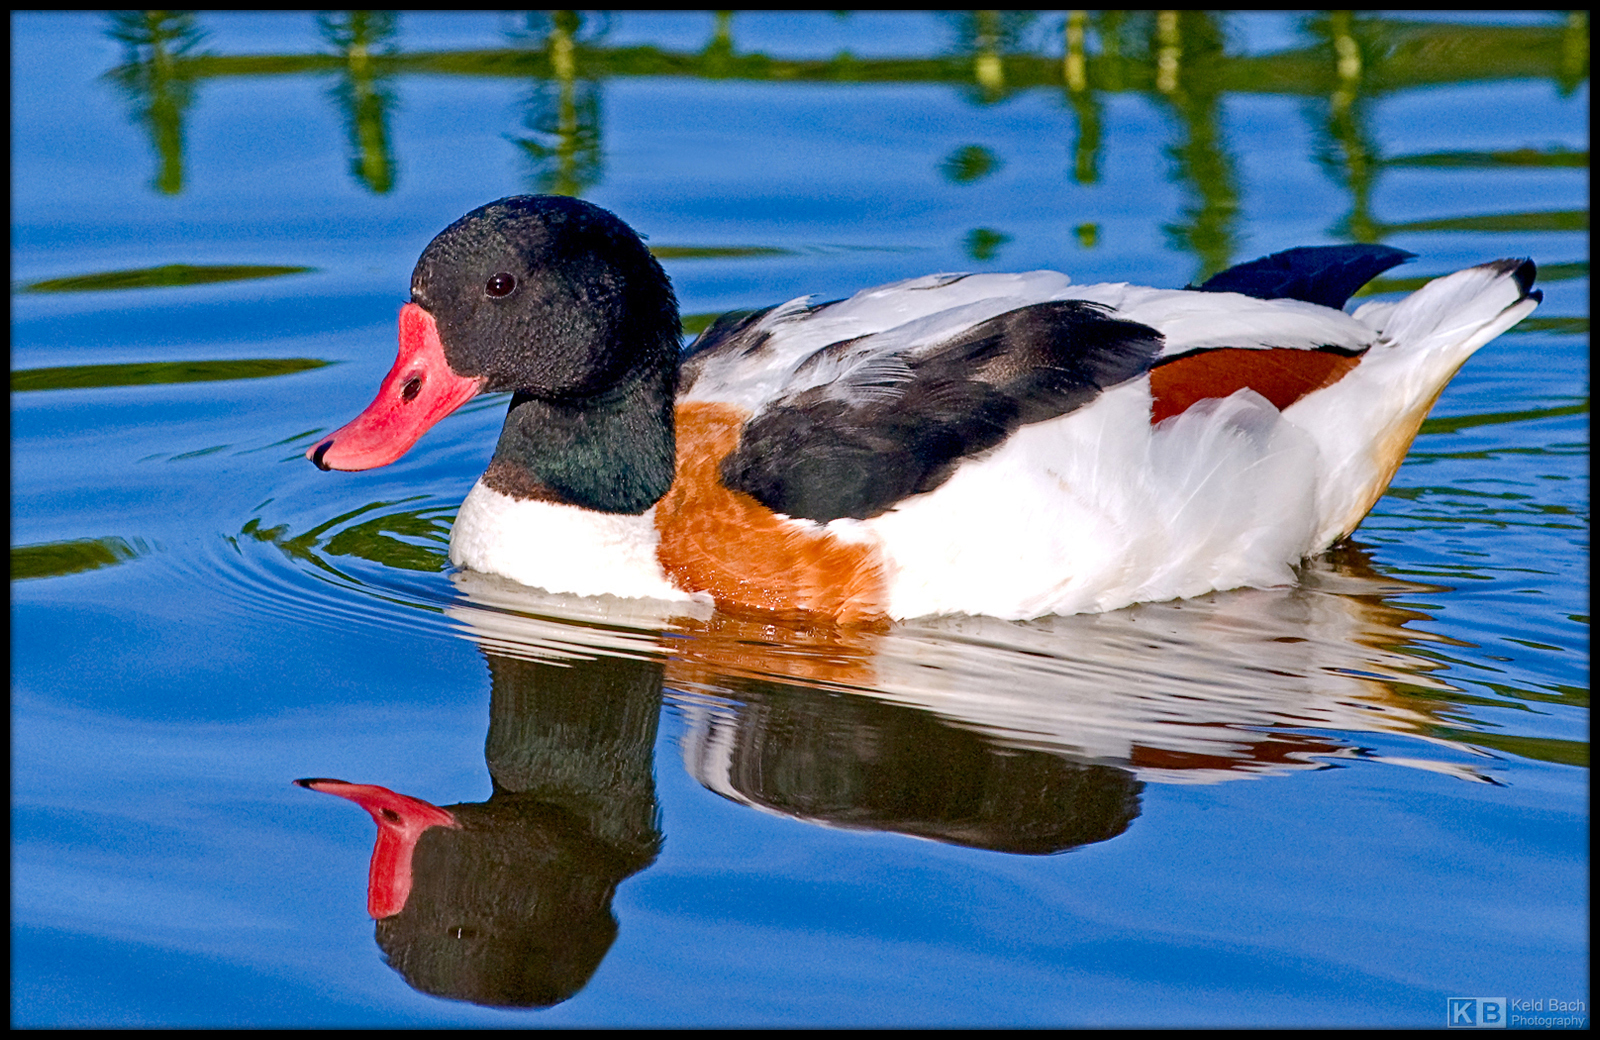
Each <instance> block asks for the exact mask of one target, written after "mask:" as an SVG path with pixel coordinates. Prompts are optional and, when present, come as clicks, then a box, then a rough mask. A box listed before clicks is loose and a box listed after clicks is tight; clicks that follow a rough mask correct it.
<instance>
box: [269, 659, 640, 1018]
mask: <svg viewBox="0 0 1600 1040" xmlns="http://www.w3.org/2000/svg"><path fill="white" fill-rule="evenodd" d="M485 657H486V658H487V659H488V662H489V670H490V674H491V676H492V681H493V693H492V696H491V701H490V711H489V736H488V741H487V745H486V754H485V757H486V759H487V761H488V765H489V774H490V777H491V778H492V780H493V782H494V791H493V794H492V795H491V796H490V798H489V800H488V801H486V802H482V803H477V804H461V805H450V806H443V807H435V806H432V805H429V804H428V803H426V802H423V801H420V800H418V799H414V798H409V797H407V796H404V795H400V794H396V793H395V792H392V791H388V790H386V789H384V788H381V787H373V786H368V785H357V784H346V783H343V782H342V781H335V780H321V779H315V780H300V781H296V782H297V783H299V784H300V785H301V786H303V787H308V788H310V789H312V790H317V791H324V792H326V793H329V794H336V795H339V796H341V797H345V798H349V799H350V800H351V801H354V802H356V803H357V804H359V805H361V806H362V807H363V808H365V809H367V810H368V812H370V813H371V814H372V816H373V819H374V820H375V821H376V822H377V824H378V839H377V843H376V845H375V846H374V848H373V855H372V869H371V874H370V876H369V879H368V896H367V898H368V911H369V912H370V913H371V914H372V916H373V917H375V918H377V941H378V946H379V947H380V948H381V949H382V950H383V952H384V955H385V956H386V957H387V959H388V962H389V965H390V967H392V968H394V969H395V970H396V971H397V972H399V973H400V975H401V976H402V977H403V978H404V979H405V980H406V982H407V983H408V984H410V985H411V986H412V987H413V988H415V989H418V990H420V991H422V992H424V993H430V994H433V995H435V996H440V997H448V998H450V999H453V1000H465V1001H471V1002H472V1003H475V1004H486V1005H490V1006H495V1007H547V1006H549V1005H552V1004H557V1003H560V1002H561V1001H563V1000H566V999H567V998H568V997H570V996H572V995H573V994H574V993H576V992H577V991H578V990H579V989H581V988H582V987H583V985H584V984H585V983H586V982H588V980H589V977H590V976H591V975H593V974H594V972H595V969H596V968H598V967H599V965H600V961H601V958H603V957H604V956H605V954H606V951H607V950H608V949H610V948H611V944H612V942H613V941H614V940H615V939H616V937H617V919H616V917H615V915H614V914H613V913H612V911H611V900H612V896H613V895H614V893H615V892H616V889H617V885H618V884H620V883H621V882H622V880H623V879H625V878H627V877H629V876H630V875H632V874H635V873H637V872H638V871H640V870H642V869H644V868H645V867H646V866H648V865H649V864H650V863H651V862H652V861H653V860H654V859H655V856H656V853H657V851H658V850H659V849H660V847H661V830H660V825H659V819H658V817H659V814H658V812H657V808H656V797H655V781H654V777H653V775H652V771H651V770H652V764H651V751H652V746H653V744H654V741H655V734H656V720H657V717H658V715H659V713H660V705H661V675H662V668H663V666H662V664H661V663H660V662H659V661H652V660H648V659H630V658H621V657H614V656H601V657H595V658H591V659H587V660H582V659H576V658H566V659H563V658H560V657H554V658H551V659H546V660H537V659H520V658H516V657H510V656H505V655H502V654H496V653H486V654H485Z"/></svg>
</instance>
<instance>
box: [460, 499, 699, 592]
mask: <svg viewBox="0 0 1600 1040" xmlns="http://www.w3.org/2000/svg"><path fill="white" fill-rule="evenodd" d="M657 541H658V537H657V535H656V525H655V509H654V507H652V508H651V509H649V510H647V511H646V512H644V513H642V514H640V515H638V516H628V515H621V514H616V513H596V512H593V511H591V510H588V509H580V508H579V507H577V506H569V505H564V504H562V503H559V502H537V501H523V500H519V499H515V498H512V497H511V496H510V495H505V494H502V493H500V492H498V491H495V490H494V489H493V488H490V487H489V486H487V485H486V484H484V483H483V481H481V480H480V481H478V483H477V484H475V485H473V488H472V491H471V492H470V493H469V494H468V495H467V498H466V501H464V502H462V503H461V511H460V512H459V513H457V514H456V522H455V526H454V527H452V528H451V530H450V562H451V563H453V564H455V565H456V566H457V567H466V568H469V569H471V570H475V571H482V572H484V573H488V574H499V575H501V576H503V577H507V578H510V579H511V580H512V581H516V582H520V583H522V584H523V585H530V586H532V587H534V588H540V589H545V590H547V591H549V592H565V593H571V594H573V595H577V596H601V595H608V594H609V595H612V596H629V597H639V598H645V599H659V600H677V601H683V600H696V599H697V597H694V596H691V595H690V594H689V593H686V592H684V591H682V590H680V589H678V588H676V587H674V586H673V584H672V583H671V582H670V581H668V580H667V576H666V573H665V572H664V571H662V569H661V564H660V562H659V561H658V560H657V559H656V543H657ZM698 598H699V599H703V598H704V597H698Z"/></svg>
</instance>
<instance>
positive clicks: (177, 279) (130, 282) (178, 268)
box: [21, 264, 316, 293]
mask: <svg viewBox="0 0 1600 1040" xmlns="http://www.w3.org/2000/svg"><path fill="white" fill-rule="evenodd" d="M315 270H316V268H315V267H273V266H267V265H261V264H163V265H161V266H160V267H140V268H134V269H131V270H127V271H101V272H99V273H97V274H80V275H74V276H72V277H70V278H46V279H44V280H43V281H38V282H29V283H28V284H27V285H24V286H22V290H21V291H22V292H33V293H70V292H111V291H114V290H118V289H162V288H170V287H172V286H178V285H210V284H213V283H215V282H242V281H248V280H250V279H252V278H277V277H281V276H282V275H286V274H307V273H309V272H312V271H315Z"/></svg>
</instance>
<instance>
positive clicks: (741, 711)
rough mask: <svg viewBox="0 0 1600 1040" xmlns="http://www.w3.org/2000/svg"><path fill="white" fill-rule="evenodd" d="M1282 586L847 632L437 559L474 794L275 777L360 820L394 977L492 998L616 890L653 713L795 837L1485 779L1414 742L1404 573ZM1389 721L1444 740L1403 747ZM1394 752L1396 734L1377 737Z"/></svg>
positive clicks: (1065, 841)
mask: <svg viewBox="0 0 1600 1040" xmlns="http://www.w3.org/2000/svg"><path fill="white" fill-rule="evenodd" d="M1301 577H1302V583H1301V585H1299V586H1297V587H1295V588H1289V589H1271V590H1241V591H1236V592H1232V593H1220V594H1215V595H1212V596H1209V597H1204V598H1201V599H1196V600H1185V601H1177V602H1173V603H1165V604H1145V605H1141V606H1138V607H1133V608H1129V609H1127V610H1122V611H1117V612H1114V613H1111V614H1101V615H1085V616H1078V617H1065V618H1049V619H1043V620H1040V621H1036V622H1028V623H1014V622H1001V621H994V620H991V619H985V618H967V617H964V618H946V619H936V620H929V621H924V622H920V623H911V624H901V625H893V626H887V625H886V626H882V627H879V628H842V627H838V626H835V625H832V624H814V623H808V622H805V621H803V620H794V619H776V618H773V617H770V616H767V615H759V616H740V615H732V614H727V613H723V612H713V611H711V610H710V609H709V608H707V609H706V610H705V611H704V612H703V613H702V614H701V615H700V616H691V617H685V616H683V610H684V608H683V605H682V604H659V605H651V604H648V603H643V602H640V601H624V600H615V599H609V598H604V597H601V598H597V599H576V598H570V597H560V596H552V595H549V594H545V593H541V592H538V591H536V590H530V589H526V588H523V587H521V586H517V585H514V584H513V583H510V582H507V581H504V580H502V579H498V578H493V577H485V576H481V575H474V574H458V575H456V576H455V578H454V579H453V580H454V581H455V583H456V586H457V589H458V591H459V592H460V594H461V597H462V598H461V599H460V600H458V601H457V602H456V603H454V604H453V605H451V606H450V607H448V608H447V611H446V612H447V613H448V614H449V616H450V617H451V618H452V619H453V620H454V622H455V623H456V625H457V627H458V628H459V629H460V630H461V631H462V632H463V634H465V635H466V636H468V637H469V638H471V639H473V640H474V641H475V642H476V643H477V645H478V647H479V649H480V652H481V653H482V654H483V656H484V659H485V661H486V662H487V664H488V667H489V673H490V678H491V684H492V691H491V700H490V709H489V730H488V737H487V741H486V745H485V758H486V761H487V764H488V769H489V773H490V776H491V778H492V780H493V794H492V796H491V797H490V798H489V800H488V801H487V802H483V803H481V804H461V805H451V806H444V807H434V806H431V805H428V804H427V803H425V802H421V801H418V800H416V799H411V798H408V797H406V796H404V795H400V794H396V793H394V792H390V791H387V790H385V789H383V788H378V787H368V786H364V785H357V784H346V783H344V782H342V781H329V780H308V781H300V783H302V785H303V786H307V787H309V788H311V789H313V790H319V791H324V792H326V793H331V794H337V795H341V796H342V797H346V798H349V799H350V800H352V801H355V802H356V803H357V804H360V805H362V807H363V808H366V809H367V810H368V812H370V813H371V814H372V815H373V818H374V819H375V820H376V821H377V822H378V825H379V837H378V842H377V845H376V846H375V848H374V854H373V863H372V874H371V878H370V885H369V910H370V912H371V913H372V915H373V916H374V917H375V918H377V919H378V924H377V940H378V944H379V945H380V947H382V949H383V950H384V953H385V954H386V956H387V957H388V960H389V963H390V965H391V966H392V967H394V968H395V969H396V970H397V971H398V972H399V973H400V974H401V975H402V976H403V977H404V978H405V979H406V981H407V982H408V983H410V984H411V985H412V986H413V987H415V988H417V989H419V990H422V991H424V992H427V993H431V994H435V995H438V996H442V997H449V998H452V999H457V1000H468V1001H472V1002H475V1003H480V1004H488V1005H494V1006H501V1007H543V1006H549V1005H551V1004H555V1003H558V1002H560V1001H562V1000H565V999H567V998H568V997H570V996H571V995H572V994H574V993H576V992H577V991H578V990H579V989H580V988H582V986H583V985H584V984H585V983H586V982H587V981H588V979H589V978H590V977H591V976H592V975H593V973H594V972H595V970H596V969H597V968H598V966H599V963H600V961H601V959H602V958H603V957H604V956H605V954H606V951H607V950H608V949H609V948H610V947H611V945H612V943H613V941H614V940H615V939H616V936H617V934H618V924H617V919H616V917H615V915H614V913H613V911H612V906H611V904H612V899H613V896H614V894H615V892H616V889H617V886H618V885H619V884H620V883H621V882H622V881H624V880H625V879H626V878H628V877H629V876H631V875H633V874H635V873H637V872H639V871H641V870H643V869H645V868H646V867H648V866H649V865H650V864H651V863H652V862H653V861H654V859H655V857H656V854H657V852H658V850H659V849H660V847H661V842H662V833H661V827H660V820H659V810H658V806H657V800H656V793H655V783H654V750H655V741H656V732H657V725H658V719H659V715H660V711H661V708H662V705H663V699H664V698H665V700H666V702H667V703H668V704H670V705H671V708H672V710H673V711H674V712H675V713H676V714H677V715H678V716H679V717H680V718H681V719H682V720H683V725H682V726H681V727H679V730H680V733H681V736H680V738H679V744H680V751H681V755H682V760H683V763H684V766H685V768H686V770H687V771H688V773H689V774H690V775H691V776H693V777H694V778H695V779H696V780H698V781H699V782H700V783H701V784H702V785H704V786H705V787H706V788H707V789H709V790H711V791H714V792H716V793H717V794H719V795H722V796H723V797H725V798H728V799H730V800H732V801H735V802H737V803H740V804H742V805H746V806H749V807H751V808H755V809H758V810H761V811H763V812H768V813H775V814H779V815H783V816H788V817H791V818H794V819H797V820H801V821H804V822H807V823H812V824H820V825H825V826H831V827H840V828H847V829H855V830H873V831H883V832H892V833H898V834H903V835H908V836H913V837H918V838H926V839H931V840H934V841H940V842H946V843H951V844H956V845H963V846H967V847H971V848H975V849H983V850H990V851H995V852H1002V853H1011V854H1029V855H1046V854H1053V853H1060V852H1065V851H1069V850H1072V849H1075V848H1080V847H1082V846H1085V845H1089V844H1092V843H1095V842H1102V841H1107V840H1110V839H1112V838H1115V837H1116V836H1118V835H1120V834H1122V833H1123V832H1124V831H1126V830H1127V829H1128V828H1129V826H1131V824H1132V823H1133V821H1134V820H1135V819H1136V818H1137V817H1138V815H1139V812H1140V798H1141V794H1142V792H1143V789H1144V786H1145V784H1146V783H1148V782H1151V781H1159V782H1164V783H1215V782H1219V781H1226V780H1232V779H1236V778H1243V777H1249V776H1261V775H1264V774H1274V773H1282V772H1286V771H1294V770H1306V769H1325V768H1330V767H1331V766H1334V765H1336V764H1337V763H1338V760H1339V759H1342V758H1352V757H1370V758H1374V759H1376V760H1378V761H1386V762H1391V763H1395V764H1400V765H1408V766H1420V767H1422V768H1428V769H1434V770H1438V771H1441V772H1446V773H1452V774H1454V775H1456V776H1459V777H1461V778H1463V779H1469V780H1487V779H1488V777H1486V776H1484V775H1482V774H1480V773H1479V772H1477V771H1476V770H1475V769H1474V768H1472V767H1471V766H1470V765H1466V764H1463V763H1462V760H1466V761H1468V762H1470V761H1471V760H1472V759H1473V758H1474V757H1476V756H1479V755H1481V752H1476V751H1474V749H1471V748H1467V747H1465V746H1463V745H1459V744H1455V743H1452V742H1449V741H1443V740H1439V739H1437V738H1434V737H1431V736H1430V735H1429V730H1430V729H1432V728H1435V726H1436V718H1435V716H1434V714H1433V713H1432V711H1431V710H1430V708H1429V707H1428V704H1429V701H1427V700H1424V699H1423V698H1418V697H1415V696H1413V694H1415V693H1417V692H1419V691H1431V692H1432V693H1433V695H1435V696H1437V693H1438V691H1450V690H1451V688H1450V687H1448V686H1446V685H1445V684H1443V683H1441V682H1438V681H1437V680H1434V679H1431V678H1429V673H1430V672H1432V671H1434V670H1437V669H1438V668H1440V667H1442V665H1441V664H1439V663H1438V662H1436V661H1435V660H1433V659H1432V658H1431V657H1429V656H1424V655H1423V654H1422V653H1419V652H1418V650H1417V644H1418V643H1419V642H1421V641H1424V640H1431V641H1435V642H1439V641H1438V640H1437V637H1431V636H1428V635H1426V634H1425V633H1422V632H1418V631H1416V630H1414V629H1412V628H1409V627H1406V626H1409V625H1410V624H1412V623H1413V622H1416V621H1419V620H1426V619H1427V615H1425V614H1423V613H1421V612H1420V611H1417V610H1413V609H1410V608H1407V607H1404V606H1401V605H1398V604H1396V603H1395V602H1394V598H1395V597H1396V596H1398V595H1403V594H1416V593H1418V592H1425V591H1429V588H1430V587H1428V586H1421V585H1415V584H1410V583H1406V582H1400V581H1397V580H1395V579H1392V578H1386V577H1383V576H1380V575H1378V574H1376V573H1374V572H1373V571H1372V569H1371V567H1370V564H1369V562H1368V561H1367V559H1366V557H1365V555H1364V554H1363V553H1361V551H1360V550H1359V549H1357V548H1354V547H1350V546H1346V547H1344V548H1342V549H1341V550H1339V551H1337V552H1335V553H1332V554H1329V555H1326V556H1324V557H1322V558H1320V559H1319V560H1317V561H1314V562H1313V563H1311V564H1308V565H1307V567H1306V570H1305V571H1304V573H1303V574H1302V576H1301ZM1363 734H1392V735H1396V736H1403V737H1406V738H1408V739H1409V740H1410V741H1411V742H1412V743H1413V745H1414V744H1416V743H1421V744H1422V745H1423V746H1433V747H1439V748H1443V749H1445V750H1444V751H1443V752H1442V753H1441V754H1438V755H1435V756H1432V757H1427V756H1424V757H1398V756H1395V755H1393V754H1392V753H1388V752H1387V751H1386V752H1385V753H1382V754H1380V753H1378V752H1377V751H1375V750H1374V748H1372V747H1367V746H1363V744H1365V743H1369V742H1368V741H1366V740H1364V739H1363ZM1373 743H1383V744H1385V745H1386V746H1387V747H1389V748H1392V747H1393V741H1392V740H1385V741H1377V742H1373Z"/></svg>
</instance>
